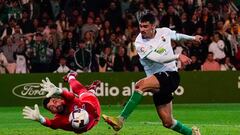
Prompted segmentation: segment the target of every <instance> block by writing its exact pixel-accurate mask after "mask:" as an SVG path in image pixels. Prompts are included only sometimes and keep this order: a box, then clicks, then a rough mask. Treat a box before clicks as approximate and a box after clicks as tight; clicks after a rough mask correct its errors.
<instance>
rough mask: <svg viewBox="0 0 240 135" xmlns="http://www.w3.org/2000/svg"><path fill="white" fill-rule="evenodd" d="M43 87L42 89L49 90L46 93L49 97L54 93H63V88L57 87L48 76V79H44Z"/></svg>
mask: <svg viewBox="0 0 240 135" xmlns="http://www.w3.org/2000/svg"><path fill="white" fill-rule="evenodd" d="M40 86H41V87H42V88H41V90H42V91H46V92H48V94H47V95H46V97H47V98H49V97H51V96H52V95H53V94H58V95H59V94H61V93H62V92H63V90H62V89H60V88H58V87H56V86H55V85H54V84H53V83H51V82H50V80H49V79H48V78H47V77H46V80H42V83H41V84H40Z"/></svg>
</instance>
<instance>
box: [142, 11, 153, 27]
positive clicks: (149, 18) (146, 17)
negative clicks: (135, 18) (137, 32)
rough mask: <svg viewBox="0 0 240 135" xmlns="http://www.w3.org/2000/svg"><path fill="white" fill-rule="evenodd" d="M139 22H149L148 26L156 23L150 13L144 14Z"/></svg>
mask: <svg viewBox="0 0 240 135" xmlns="http://www.w3.org/2000/svg"><path fill="white" fill-rule="evenodd" d="M139 22H149V23H150V24H154V23H155V22H156V18H155V16H154V15H153V14H151V13H146V14H144V15H142V16H141V17H140V18H139Z"/></svg>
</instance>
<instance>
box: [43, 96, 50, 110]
mask: <svg viewBox="0 0 240 135" xmlns="http://www.w3.org/2000/svg"><path fill="white" fill-rule="evenodd" d="M50 99H51V97H49V98H44V99H43V107H44V108H45V109H47V110H48V108H47V104H48V103H49V101H50Z"/></svg>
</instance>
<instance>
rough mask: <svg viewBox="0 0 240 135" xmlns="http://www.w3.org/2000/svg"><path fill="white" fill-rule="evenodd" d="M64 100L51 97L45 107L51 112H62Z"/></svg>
mask: <svg viewBox="0 0 240 135" xmlns="http://www.w3.org/2000/svg"><path fill="white" fill-rule="evenodd" d="M64 106H65V101H64V100H62V99H59V98H51V99H50V101H49V102H48V104H47V108H48V109H49V111H50V112H52V113H53V114H55V113H62V112H63V111H64Z"/></svg>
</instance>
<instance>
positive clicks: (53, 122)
mask: <svg viewBox="0 0 240 135" xmlns="http://www.w3.org/2000/svg"><path fill="white" fill-rule="evenodd" d="M76 76H77V73H76V72H70V73H68V74H67V75H66V76H65V77H64V79H65V81H68V83H69V85H70V87H71V88H72V91H73V92H69V91H68V90H65V89H60V88H58V87H56V86H55V85H54V84H53V83H51V82H50V80H49V79H48V78H46V80H42V83H41V84H40V85H41V87H42V89H41V90H42V91H46V92H47V95H46V98H45V99H44V100H43V106H44V108H45V109H47V110H48V111H50V112H51V113H52V114H54V115H55V116H54V118H52V119H49V118H47V117H43V116H42V115H41V114H40V111H39V108H38V105H37V104H35V106H34V109H32V108H30V107H29V106H25V107H24V108H23V112H22V114H23V117H24V118H25V119H30V120H34V121H37V122H39V123H41V124H42V125H44V126H46V127H50V128H52V129H63V130H67V131H73V132H75V133H84V132H87V131H89V130H90V129H92V128H93V127H94V126H95V125H97V124H98V122H99V120H100V113H101V108H100V103H99V101H98V98H97V97H96V96H95V95H94V93H95V90H96V88H97V87H98V86H99V85H100V81H95V82H93V83H92V84H91V85H90V86H89V87H85V86H83V85H82V84H81V83H80V82H79V81H77V80H76ZM55 95H56V96H59V97H56V96H55ZM76 95H77V96H76ZM73 113H77V114H76V115H78V116H79V118H80V119H79V121H75V120H74V121H71V120H72V119H73V118H70V117H72V115H73ZM70 114H71V115H70ZM76 125H78V126H76Z"/></svg>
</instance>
